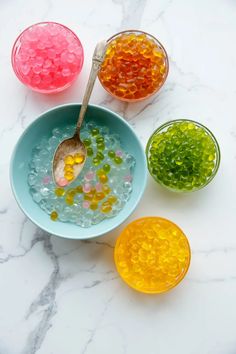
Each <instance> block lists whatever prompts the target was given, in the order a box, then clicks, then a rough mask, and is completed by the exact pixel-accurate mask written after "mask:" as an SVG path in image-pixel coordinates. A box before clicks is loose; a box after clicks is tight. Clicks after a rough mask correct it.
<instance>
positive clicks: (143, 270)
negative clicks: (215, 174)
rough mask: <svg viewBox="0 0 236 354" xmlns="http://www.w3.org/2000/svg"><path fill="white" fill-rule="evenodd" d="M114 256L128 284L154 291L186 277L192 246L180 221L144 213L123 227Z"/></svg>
mask: <svg viewBox="0 0 236 354" xmlns="http://www.w3.org/2000/svg"><path fill="white" fill-rule="evenodd" d="M114 257H115V263H116V267H117V270H118V272H119V274H120V276H121V277H122V278H123V279H124V281H125V282H126V283H127V284H128V285H129V286H131V287H132V288H134V289H136V290H138V291H141V292H144V293H150V294H151V293H153V294H154V293H162V292H165V291H167V290H170V289H171V288H173V287H175V286H176V285H177V284H178V283H179V282H180V281H181V280H182V279H183V278H184V276H185V274H186V273H187V270H188V267H189V264H190V258H191V250H190V247H189V243H188V240H187V238H186V236H185V235H184V233H183V232H182V230H180V229H179V227H178V226H177V225H175V224H174V223H172V222H171V221H169V220H166V219H163V218H159V217H144V218H141V219H138V220H135V221H133V222H132V223H130V224H129V225H128V226H127V227H126V228H125V229H124V230H123V232H122V233H121V235H120V236H119V237H118V239H117V242H116V245H115V254H114Z"/></svg>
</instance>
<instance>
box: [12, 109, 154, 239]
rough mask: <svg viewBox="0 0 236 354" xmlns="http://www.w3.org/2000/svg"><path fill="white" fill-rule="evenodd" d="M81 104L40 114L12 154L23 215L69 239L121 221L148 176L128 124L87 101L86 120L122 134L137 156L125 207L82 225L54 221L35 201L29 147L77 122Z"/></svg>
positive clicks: (101, 230)
mask: <svg viewBox="0 0 236 354" xmlns="http://www.w3.org/2000/svg"><path fill="white" fill-rule="evenodd" d="M80 107H81V104H65V105H61V106H57V107H55V108H53V109H51V110H49V111H47V112H45V113H43V114H41V115H40V116H39V117H38V118H37V119H36V120H35V121H34V122H33V123H31V124H30V125H29V126H28V128H27V129H26V130H25V131H24V133H23V134H22V135H21V137H20V139H19V140H18V142H17V144H16V146H15V149H14V151H13V154H12V158H11V164H10V181H11V187H12V191H13V194H14V197H15V199H16V201H17V203H18V205H19V206H20V208H21V209H22V211H23V212H24V213H25V215H26V216H27V217H28V218H29V219H30V220H31V221H32V222H34V223H35V224H36V225H37V226H39V227H40V228H42V229H43V230H45V231H47V232H48V233H50V234H53V235H57V236H60V237H64V238H70V239H80V240H82V239H89V238H93V237H97V236H101V235H103V234H105V233H107V232H109V231H111V230H113V229H114V228H116V227H118V226H119V225H120V224H122V223H123V222H124V221H125V220H126V219H127V218H128V217H129V216H130V214H131V213H132V212H133V211H134V209H135V208H136V206H137V205H138V203H139V201H140V199H141V197H142V195H143V192H144V189H145V185H146V180H147V167H146V157H145V152H144V150H143V147H142V145H141V143H140V141H139V139H138V137H137V136H136V134H135V132H134V131H133V129H132V128H131V126H130V125H129V124H128V123H127V122H126V121H125V120H124V119H123V118H122V117H120V116H119V115H118V114H116V113H114V112H112V111H110V110H108V109H106V108H103V107H99V106H96V105H89V106H88V110H87V113H86V117H85V121H89V120H93V121H94V122H95V123H97V124H98V125H100V126H107V127H108V128H109V130H110V132H111V133H116V134H118V135H119V136H120V138H121V145H122V147H123V148H124V150H125V151H127V152H129V153H130V154H132V155H133V156H134V158H135V160H136V165H135V168H134V173H133V189H132V192H131V196H130V199H129V200H128V201H127V202H126V204H125V206H124V208H123V209H122V210H121V211H120V212H119V213H118V214H117V215H116V216H114V217H113V218H109V219H105V220H103V221H102V222H100V223H99V224H97V225H92V226H91V227H88V228H82V227H80V226H78V225H76V224H73V223H64V222H61V221H56V222H53V221H52V220H51V219H50V217H49V215H48V214H47V213H46V212H45V211H43V210H42V209H41V208H40V207H39V205H38V204H36V203H35V202H34V201H33V199H32V196H31V195H30V192H29V185H28V182H27V177H28V173H29V162H30V160H31V155H32V149H33V148H34V147H35V146H36V145H37V144H38V143H39V142H40V140H41V139H42V137H46V138H48V139H49V138H50V136H51V133H52V129H54V128H55V127H60V128H62V127H63V126H66V125H68V124H76V121H77V118H78V114H79V111H80Z"/></svg>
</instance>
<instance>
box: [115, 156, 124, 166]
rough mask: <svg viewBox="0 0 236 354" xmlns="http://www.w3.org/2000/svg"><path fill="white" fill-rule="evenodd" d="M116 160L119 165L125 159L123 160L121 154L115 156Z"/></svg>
mask: <svg viewBox="0 0 236 354" xmlns="http://www.w3.org/2000/svg"><path fill="white" fill-rule="evenodd" d="M114 162H115V163H116V164H117V165H120V164H121V163H122V162H123V160H122V158H121V157H120V156H116V157H115V158H114Z"/></svg>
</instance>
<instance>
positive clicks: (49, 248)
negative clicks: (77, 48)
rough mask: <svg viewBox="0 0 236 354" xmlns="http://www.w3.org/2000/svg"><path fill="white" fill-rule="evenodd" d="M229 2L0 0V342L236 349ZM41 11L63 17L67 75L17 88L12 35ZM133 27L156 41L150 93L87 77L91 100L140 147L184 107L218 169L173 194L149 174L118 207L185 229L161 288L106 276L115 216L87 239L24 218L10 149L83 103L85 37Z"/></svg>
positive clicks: (148, 353) (8, 352)
mask: <svg viewBox="0 0 236 354" xmlns="http://www.w3.org/2000/svg"><path fill="white" fill-rule="evenodd" d="M235 19H236V3H235V1H233V0H226V1H221V0H208V1H205V0H198V1H194V0H180V1H178V0H160V1H157V0H113V1H111V0H104V1H97V0H87V1H83V0H68V1H65V0H40V1H31V0H25V1H23V0H1V2H0V20H1V21H0V33H1V36H0V37H1V45H0V67H1V70H0V92H1V108H2V110H1V127H0V154H1V160H0V192H1V195H0V230H1V231H0V354H34V353H37V354H111V353H112V354H144V353H145V354H173V353H175V354H235V353H236V325H235V322H236V232H235V217H236V203H235V197H236V183H235V173H236V105H235V101H236V88H235V78H236V65H235V63H236V50H235V38H236V20H235ZM43 20H53V21H57V22H61V23H63V24H65V25H67V26H69V27H70V28H71V29H73V30H74V31H75V32H76V33H77V34H78V36H79V37H80V39H81V41H82V43H83V45H84V49H85V65H84V67H83V70H82V73H81V75H80V77H79V79H78V80H77V82H76V83H75V84H74V86H73V87H72V88H70V89H68V90H67V91H65V92H64V93H61V94H58V95H55V96H45V95H40V94H37V93H33V92H31V91H29V90H28V89H26V88H25V87H23V86H22V85H21V84H20V82H19V81H18V80H17V79H16V77H15V76H14V73H13V71H12V69H11V65H10V51H11V47H12V45H13V41H14V39H15V38H16V36H17V35H18V34H19V33H20V31H22V30H23V29H24V28H25V27H26V26H28V25H30V24H32V23H36V22H40V21H43ZM130 28H135V29H142V30H145V31H147V32H150V33H152V34H153V35H155V36H156V37H157V38H159V39H160V41H161V42H162V43H163V44H164V46H165V47H166V49H167V52H168V54H169V56H170V74H169V77H168V80H167V82H166V84H165V86H164V88H163V89H162V91H161V92H160V94H159V95H157V96H154V97H152V98H151V99H150V100H147V101H144V102H142V103H137V104H127V103H121V102H118V101H116V100H114V99H112V98H111V97H110V96H108V95H107V94H106V93H105V91H104V90H103V89H102V87H101V86H100V83H99V82H97V83H96V87H95V92H94V93H93V96H92V102H93V103H96V104H100V105H102V106H106V107H109V108H111V109H113V110H114V111H115V112H118V113H119V114H121V115H122V116H124V117H125V118H126V119H127V120H128V121H129V122H130V124H132V126H133V127H134V128H135V130H136V132H137V134H138V135H139V137H140V138H141V140H142V142H143V145H144V146H145V143H146V141H147V139H148V137H149V136H150V134H151V133H152V131H153V130H154V128H156V127H157V126H158V125H160V124H161V123H163V122H166V121H167V120H169V119H177V118H191V119H195V120H197V121H199V122H201V123H204V124H206V125H207V126H208V127H209V128H210V129H211V130H212V131H213V132H214V133H215V135H216V137H217V138H218V140H219V143H220V146H221V152H222V162H221V168H220V170H219V173H218V175H217V177H216V178H215V179H214V181H213V182H212V183H211V184H210V185H209V186H208V187H207V188H205V189H203V190H201V191H199V192H196V193H192V194H191V193H190V194H188V195H176V194H174V193H169V192H167V191H165V190H164V189H162V188H161V187H158V186H157V185H156V184H155V183H154V182H153V181H152V180H151V178H149V180H148V185H147V188H146V192H145V195H144V197H143V199H142V201H141V203H140V205H139V206H138V208H137V210H136V212H135V213H134V214H133V215H132V216H131V217H130V219H129V221H130V220H133V219H135V218H137V217H139V216H145V215H159V216H163V217H166V218H169V219H171V220H172V221H174V222H176V223H177V224H178V225H179V226H180V227H181V228H182V229H183V230H184V232H185V233H186V234H187V236H188V238H189V240H190V244H191V247H192V262H191V267H190V270H189V272H188V274H187V277H186V278H185V280H184V281H183V282H182V283H181V284H180V285H179V286H178V287H177V288H176V289H174V290H172V291H170V292H169V293H167V294H165V295H162V296H147V295H142V294H139V293H136V292H135V291H133V290H132V289H130V288H129V287H127V286H126V285H125V284H124V283H123V282H122V280H121V279H120V278H119V277H118V275H117V273H116V270H115V267H114V263H113V246H114V242H115V239H116V237H117V235H118V234H119V232H120V230H121V228H122V227H121V228H119V229H117V230H115V231H114V232H113V233H112V234H109V235H106V236H104V237H101V238H99V239H96V240H92V241H89V242H79V241H70V240H63V239H60V238H57V237H54V236H51V235H48V234H46V233H45V232H43V231H42V230H40V229H38V228H37V227H35V226H34V225H33V224H32V223H31V222H30V221H29V220H28V219H27V218H26V217H25V216H24V215H23V213H22V212H21V210H20V209H19V207H18V206H17V204H16V202H15V200H14V198H13V196H12V193H11V189H10V185H9V159H10V156H11V153H12V150H13V148H14V145H15V143H16V141H17V139H18V137H19V136H20V134H21V133H22V132H23V130H24V129H25V128H26V127H27V126H28V125H29V124H30V123H31V122H32V121H33V120H34V119H35V117H37V115H39V114H40V113H42V112H43V111H45V110H47V109H48V108H50V107H53V106H55V105H58V104H62V103H65V102H76V101H78V102H79V101H81V97H82V95H83V92H84V87H85V82H86V80H87V77H88V72H89V66H90V58H91V54H92V51H93V48H94V45H95V43H96V42H97V41H98V40H100V39H103V38H104V37H105V38H108V37H109V36H111V35H112V34H114V33H116V32H118V31H120V30H121V29H130Z"/></svg>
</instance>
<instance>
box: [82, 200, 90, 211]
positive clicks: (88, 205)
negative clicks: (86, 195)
mask: <svg viewBox="0 0 236 354" xmlns="http://www.w3.org/2000/svg"><path fill="white" fill-rule="evenodd" d="M89 207H90V202H89V201H88V200H84V201H83V208H85V209H88V208H89Z"/></svg>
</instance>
